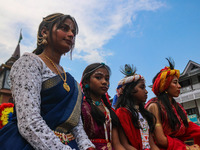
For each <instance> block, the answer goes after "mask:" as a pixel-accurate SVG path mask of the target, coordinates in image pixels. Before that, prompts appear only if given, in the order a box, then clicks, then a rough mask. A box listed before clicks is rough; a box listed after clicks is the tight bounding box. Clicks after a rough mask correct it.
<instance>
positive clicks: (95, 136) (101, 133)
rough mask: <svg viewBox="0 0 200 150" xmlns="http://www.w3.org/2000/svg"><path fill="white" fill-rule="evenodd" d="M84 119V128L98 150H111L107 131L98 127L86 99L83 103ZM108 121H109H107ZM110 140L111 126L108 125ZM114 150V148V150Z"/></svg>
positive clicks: (102, 127)
mask: <svg viewBox="0 0 200 150" xmlns="http://www.w3.org/2000/svg"><path fill="white" fill-rule="evenodd" d="M82 119H83V126H84V129H85V132H86V134H87V135H88V138H89V139H90V140H91V141H92V143H93V144H94V145H95V147H96V149H97V150H109V148H108V142H107V141H106V137H105V129H104V126H103V125H98V124H97V122H96V121H95V120H94V118H93V117H92V114H91V106H90V105H89V104H88V102H87V101H86V100H85V99H84V100H83V103H82ZM107 121H108V120H107ZM106 130H107V135H108V139H111V137H110V136H112V135H111V134H110V126H109V125H108V124H107V125H106ZM112 150H114V148H112Z"/></svg>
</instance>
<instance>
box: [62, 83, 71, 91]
mask: <svg viewBox="0 0 200 150" xmlns="http://www.w3.org/2000/svg"><path fill="white" fill-rule="evenodd" d="M63 87H64V89H65V90H66V91H67V92H69V91H70V87H69V85H68V84H67V83H63Z"/></svg>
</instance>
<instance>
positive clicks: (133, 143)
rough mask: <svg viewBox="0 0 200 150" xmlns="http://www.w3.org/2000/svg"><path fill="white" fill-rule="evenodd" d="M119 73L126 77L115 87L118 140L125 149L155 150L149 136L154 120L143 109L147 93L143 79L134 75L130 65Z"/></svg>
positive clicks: (155, 147)
mask: <svg viewBox="0 0 200 150" xmlns="http://www.w3.org/2000/svg"><path fill="white" fill-rule="evenodd" d="M121 72H122V73H123V74H125V75H126V76H125V78H123V79H122V80H120V81H119V83H118V87H117V95H118V100H117V106H116V114H117V116H118V118H119V120H120V123H121V125H122V128H121V129H120V132H119V133H120V140H121V142H122V144H123V146H124V147H125V148H126V149H130V150H136V149H137V150H149V149H155V150H156V149H158V147H157V146H156V145H155V144H154V141H153V138H152V136H151V132H153V130H154V121H155V118H154V116H153V115H152V113H150V112H148V111H147V110H145V109H144V103H145V102H146V99H147V93H148V92H147V90H146V86H145V80H144V77H143V76H141V75H138V74H135V72H136V69H135V68H133V66H130V65H125V68H124V69H122V70H121Z"/></svg>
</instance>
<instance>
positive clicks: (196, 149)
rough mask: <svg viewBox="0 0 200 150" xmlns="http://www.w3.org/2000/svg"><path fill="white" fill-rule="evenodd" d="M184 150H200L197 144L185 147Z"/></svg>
mask: <svg viewBox="0 0 200 150" xmlns="http://www.w3.org/2000/svg"><path fill="white" fill-rule="evenodd" d="M186 149H187V150H200V147H199V145H198V144H194V145H191V146H188V145H187V146H186Z"/></svg>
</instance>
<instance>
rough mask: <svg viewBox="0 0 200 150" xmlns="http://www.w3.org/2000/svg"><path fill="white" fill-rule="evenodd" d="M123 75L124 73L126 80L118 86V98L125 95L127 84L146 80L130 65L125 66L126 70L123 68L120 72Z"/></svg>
mask: <svg viewBox="0 0 200 150" xmlns="http://www.w3.org/2000/svg"><path fill="white" fill-rule="evenodd" d="M120 72H121V73H123V74H124V75H126V76H125V78H123V79H121V80H120V81H119V82H118V86H117V89H116V91H117V96H118V97H119V96H120V95H121V94H123V90H124V88H125V87H126V85H127V84H129V83H131V82H136V81H138V80H140V79H143V80H144V77H143V76H141V75H139V74H136V73H135V72H136V68H135V67H133V65H132V66H130V65H127V64H126V65H125V68H121V70H120Z"/></svg>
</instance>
